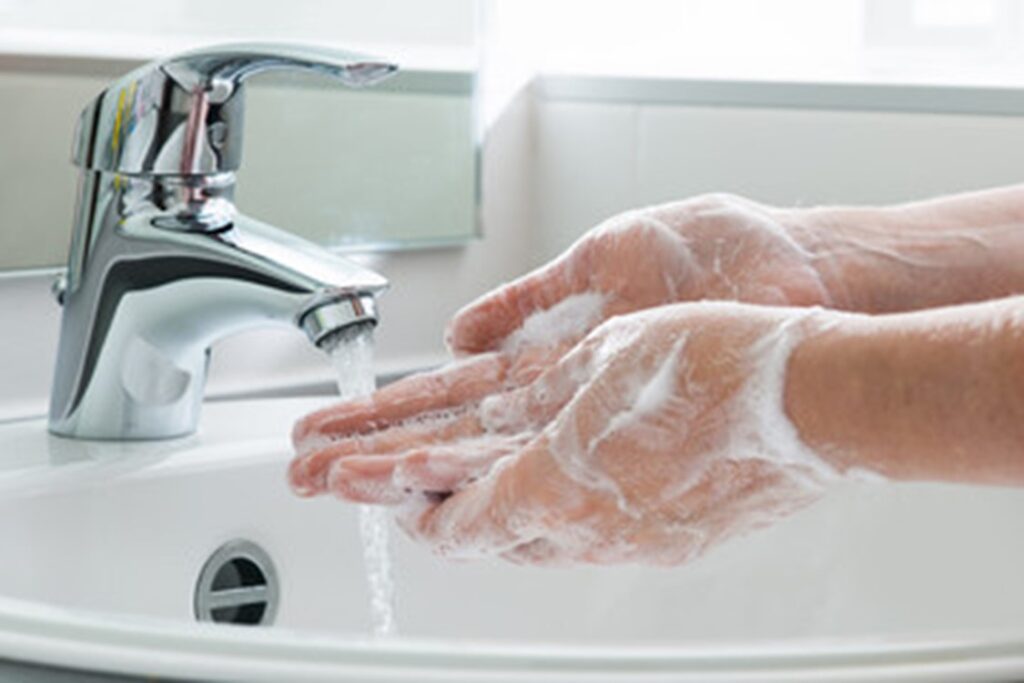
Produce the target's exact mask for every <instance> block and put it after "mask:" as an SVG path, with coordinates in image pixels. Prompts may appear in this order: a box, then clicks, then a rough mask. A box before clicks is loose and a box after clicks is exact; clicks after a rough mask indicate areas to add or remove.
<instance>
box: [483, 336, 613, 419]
mask: <svg viewBox="0 0 1024 683" xmlns="http://www.w3.org/2000/svg"><path fill="white" fill-rule="evenodd" d="M593 355H594V350H593V348H592V346H591V345H589V344H581V345H578V346H576V347H575V348H574V349H573V350H572V351H570V352H569V353H568V354H567V355H566V356H565V357H564V358H562V359H561V360H560V361H559V362H558V363H556V364H554V365H553V366H551V367H549V368H547V369H546V370H545V371H544V372H543V373H541V375H540V376H539V377H538V378H537V379H536V380H535V381H533V382H532V383H530V384H528V385H527V386H524V387H520V388H519V389H515V390H513V391H508V392H505V393H503V394H495V395H492V396H488V397H487V398H485V399H484V400H483V401H482V402H481V403H480V422H481V424H482V425H483V427H484V429H485V430H487V431H489V432H498V433H515V432H523V431H539V430H540V429H541V428H542V427H543V426H544V425H546V424H548V423H549V422H551V421H552V420H553V419H554V418H555V416H556V415H557V414H558V413H559V412H561V410H562V409H563V408H564V407H565V405H566V404H567V403H569V401H571V400H572V398H573V397H574V396H575V395H576V393H577V392H578V391H579V389H580V386H581V384H583V383H584V382H586V381H587V380H588V379H589V377H590V374H591V372H590V367H589V366H590V363H591V361H592V359H593Z"/></svg>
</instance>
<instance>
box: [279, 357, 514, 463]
mask: <svg viewBox="0 0 1024 683" xmlns="http://www.w3.org/2000/svg"><path fill="white" fill-rule="evenodd" d="M512 362H513V359H512V358H511V357H510V356H506V355H499V354H489V355H486V356H480V357H476V358H472V359H468V360H466V361H463V362H460V363H457V364H455V365H452V366H448V367H446V368H443V369H441V370H437V371H434V372H429V373H424V374H420V375H414V376H411V377H407V378H405V379H403V380H399V381H398V382H394V383H393V384H389V385H388V386H386V387H384V388H383V389H381V390H380V391H378V392H376V393H374V394H373V396H371V397H368V398H364V399H358V400H355V401H349V402H346V403H342V404H339V405H334V406H330V407H328V408H325V409H323V410H319V411H317V412H315V413H311V414H310V415H307V416H306V417H304V418H303V419H301V420H299V421H298V422H297V423H296V424H295V427H294V429H293V430H292V442H293V444H294V445H295V449H296V451H297V452H299V453H300V454H301V453H303V452H304V451H308V450H310V449H312V448H318V447H319V446H321V445H323V444H324V443H325V442H328V441H330V440H333V439H337V438H339V437H345V436H348V435H351V434H360V433H366V432H371V431H375V430H381V429H386V428H387V427H389V426H391V425H394V424H397V423H400V422H402V421H405V420H409V419H411V418H413V417H415V416H418V415H423V414H427V413H440V412H442V411H445V410H451V409H453V408H457V407H459V406H462V405H465V404H467V403H473V402H476V401H479V400H480V399H481V398H483V397H484V396H486V395H488V394H491V393H494V392H497V391H501V390H503V389H504V388H506V387H505V385H506V381H507V379H508V370H509V368H510V366H511V365H512Z"/></svg>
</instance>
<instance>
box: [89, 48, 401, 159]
mask: <svg viewBox="0 0 1024 683" xmlns="http://www.w3.org/2000/svg"><path fill="white" fill-rule="evenodd" d="M397 68H398V67H397V66H396V65H394V64H391V63H389V62H384V61H380V60H377V59H374V58H372V57H367V56H365V55H360V54H356V53H352V52H346V51H343V50H335V49H329V48H323V47H312V46H304V45H291V44H286V43H280V44H278V43H251V44H250V43H242V44H237V45H220V46H214V47H210V48H204V49H200V50H194V51H191V52H186V53H183V54H180V55H176V56H173V57H170V58H167V59H164V60H158V61H155V62H150V63H149V64H146V65H144V66H142V67H140V68H138V69H136V70H135V71H132V72H131V73H129V74H127V75H126V76H124V77H123V78H121V79H120V80H118V81H116V82H115V83H113V84H111V85H110V86H109V87H108V88H107V89H106V90H104V91H103V92H101V93H100V94H99V95H98V96H97V97H96V98H95V99H94V100H93V101H92V102H91V103H90V104H89V105H88V106H87V107H86V108H85V109H84V110H83V111H82V114H81V116H80V117H79V120H78V127H77V129H76V131H75V141H74V147H73V149H72V161H73V162H74V163H75V165H76V166H79V167H81V168H85V169H90V170H97V171H107V172H112V173H125V174H165V175H210V174H216V173H222V172H229V171H236V170H238V168H239V166H240V165H241V151H242V149H241V148H242V123H243V120H244V118H243V114H244V109H245V100H244V97H243V95H244V88H243V83H244V81H245V80H246V79H247V78H248V77H249V76H252V75H254V74H257V73H260V72H262V71H267V70H270V69H295V70H304V71H313V72H319V73H323V74H326V75H328V76H331V77H334V78H336V79H338V80H340V81H341V82H342V83H344V84H345V85H348V86H352V87H359V86H365V85H371V84H373V83H376V82H377V81H380V80H382V79H384V78H387V77H388V76H390V75H391V74H392V73H394V72H395V71H396V70H397Z"/></svg>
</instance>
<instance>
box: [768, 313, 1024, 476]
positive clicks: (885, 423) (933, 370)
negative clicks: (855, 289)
mask: <svg viewBox="0 0 1024 683" xmlns="http://www.w3.org/2000/svg"><path fill="white" fill-rule="evenodd" d="M840 320H841V322H840V323H839V324H837V325H836V326H834V327H832V328H831V329H829V330H827V331H825V332H822V333H819V334H814V335H811V336H809V337H807V338H806V339H805V340H804V341H803V342H802V343H801V344H800V345H799V346H798V347H797V348H796V349H795V350H794V351H793V353H792V355H791V357H790V360H789V364H788V369H787V375H786V377H787V380H786V387H785V406H786V411H787V414H788V415H789V417H790V419H791V420H792V421H793V423H794V425H795V426H796V428H797V431H798V433H799V434H800V437H801V439H803V441H804V442H805V443H806V444H807V445H808V446H809V447H810V448H812V449H813V450H815V451H816V452H817V453H819V454H821V456H822V457H823V458H825V459H826V460H828V461H829V462H830V463H831V464H833V465H834V466H836V467H837V468H838V469H839V470H841V471H847V470H849V469H853V468H855V469H864V470H869V471H873V472H877V473H879V474H882V475H883V476H886V477H889V478H892V479H897V480H931V481H952V482H969V483H989V484H1004V485H1024V297H1015V298H1010V299H1004V300H1001V301H997V302H990V303H985V304H971V305H964V306H957V307H951V308H944V309H937V310H933V311H925V312H920V313H909V314H898V315H884V316H875V317H871V316H848V317H843V318H841V319H840Z"/></svg>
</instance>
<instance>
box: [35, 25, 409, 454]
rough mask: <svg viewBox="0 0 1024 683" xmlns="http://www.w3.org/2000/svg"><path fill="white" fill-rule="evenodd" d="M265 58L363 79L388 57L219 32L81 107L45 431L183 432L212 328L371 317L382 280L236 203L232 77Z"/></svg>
mask: <svg viewBox="0 0 1024 683" xmlns="http://www.w3.org/2000/svg"><path fill="white" fill-rule="evenodd" d="M278 68H286V69H303V70H310V71H318V72H321V73H324V74H327V75H329V76H332V77H334V78H337V79H338V80H340V81H342V82H343V83H345V84H346V85H349V86H362V85H368V84H372V83H375V82H377V81H379V80H381V79H383V78H385V77H387V76H388V75H390V74H391V73H393V72H394V71H395V70H396V68H397V67H395V66H394V65H393V64H388V63H384V62H379V61H375V60H372V59H369V58H367V57H362V56H359V55H355V54H350V53H346V52H340V51H335V50H326V49H317V48H306V47H299V46H290V45H276V44H271V45H256V44H253V45H237V46H234V45H230V46H223V47H216V48H211V49H205V50H198V51H195V52H190V53H186V54H183V55H180V56H176V57H172V58H169V59H166V60H162V61H158V62H153V63H150V64H147V65H145V66H142V67H140V68H139V69H137V70H135V71H133V72H131V73H129V74H128V75H126V76H124V77H123V78H122V79H120V80H119V81H117V82H115V83H114V84H112V85H111V86H110V87H108V88H107V89H106V90H104V91H103V92H102V93H100V94H99V95H98V96H97V97H96V99H94V100H93V101H92V102H91V103H90V104H89V105H88V106H87V107H86V108H85V110H84V111H83V112H82V114H81V116H80V118H79V121H78V128H77V130H76V133H75V141H74V147H73V152H72V160H73V162H74V163H75V165H76V166H78V167H79V168H80V169H81V173H80V176H79V184H78V196H77V202H76V208H75V215H74V226H73V230H72V241H71V250H70V255H69V259H68V268H67V274H66V276H64V277H63V278H62V280H61V281H59V282H58V284H57V285H56V287H55V293H56V294H57V298H58V301H60V302H61V303H62V305H63V307H64V310H63V318H62V321H61V333H60V344H59V348H58V352H57V366H56V370H55V374H54V380H53V391H52V394H51V403H50V431H52V432H54V433H56V434H60V435H63V436H69V437H76V438H91V439H159V438H167V437H175V436H182V435H186V434H190V433H192V432H193V431H194V430H195V428H196V424H197V422H198V419H199V410H200V406H201V403H202V398H203V388H204V385H205V382H206V367H207V362H208V359H209V351H210V345H211V344H212V343H213V342H214V341H216V340H217V339H219V338H221V337H223V336H225V335H227V334H230V333H232V332H236V331H239V330H241V329H245V328H248V327H252V326H255V325H259V324H263V323H266V322H283V323H288V324H294V325H297V326H298V327H299V328H300V329H302V330H303V331H304V332H305V333H306V334H307V336H308V337H309V338H310V340H311V341H312V342H313V343H315V344H318V345H319V344H321V343H322V342H324V340H325V339H327V338H328V337H331V336H332V335H333V334H334V333H335V332H338V331H341V330H344V329H346V328H350V327H353V326H357V325H372V324H375V323H376V319H377V317H376V306H375V297H376V295H377V294H378V293H380V292H381V291H382V290H383V289H384V288H385V287H386V286H387V280H385V279H384V278H383V277H382V276H380V275H378V274H377V273H374V272H372V271H370V270H367V269H365V268H362V267H360V266H357V265H356V264H354V263H352V262H351V261H347V260H345V259H343V258H341V257H339V256H336V255H334V254H332V253H330V252H329V251H327V250H326V249H323V248H321V247H319V246H317V245H315V244H312V243H310V242H307V241H305V240H302V239H299V238H298V237H295V236H294V235H292V234H290V233H288V232H285V231H283V230H279V229H278V228H274V227H272V226H269V225H266V224H263V223H260V222H258V221H256V220H254V219H252V218H249V217H247V216H244V215H242V214H240V213H238V212H237V211H236V209H235V205H234V203H233V201H232V200H233V192H234V185H235V171H237V170H238V167H239V164H240V161H241V142H242V122H243V114H244V111H245V100H244V95H245V92H244V90H245V89H244V86H243V82H244V81H245V79H246V78H247V77H249V76H251V75H253V74H256V73H259V72H261V71H266V70H268V69H278ZM315 133H316V131H311V132H310V134H315Z"/></svg>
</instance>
